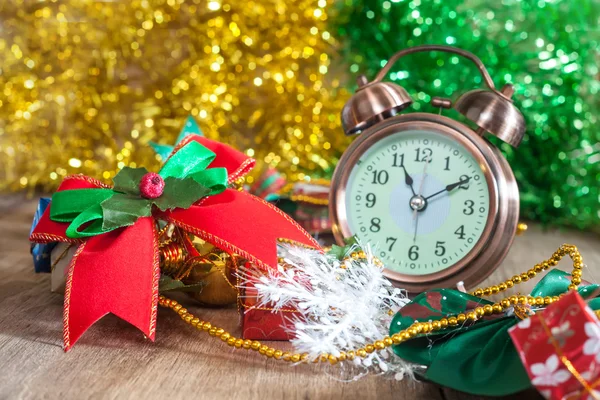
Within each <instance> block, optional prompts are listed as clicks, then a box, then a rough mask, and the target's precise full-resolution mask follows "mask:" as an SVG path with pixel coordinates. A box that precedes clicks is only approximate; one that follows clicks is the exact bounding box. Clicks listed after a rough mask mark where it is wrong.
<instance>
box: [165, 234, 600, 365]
mask: <svg viewBox="0 0 600 400" xmlns="http://www.w3.org/2000/svg"><path fill="white" fill-rule="evenodd" d="M566 255H569V257H571V260H572V261H573V273H572V279H571V284H570V285H569V290H576V289H577V286H578V285H579V284H580V283H581V269H582V267H583V263H582V262H583V259H582V258H581V254H580V253H579V251H578V250H577V247H575V246H572V245H568V244H565V245H562V246H561V247H560V248H559V249H558V250H557V251H556V252H555V253H554V254H553V255H552V257H551V258H550V259H549V260H548V261H545V262H543V263H541V264H536V266H535V267H534V268H533V269H531V270H529V271H527V272H525V273H524V274H521V275H515V277H513V278H511V279H510V280H507V281H505V282H503V283H501V284H500V285H495V286H490V287H488V288H485V289H477V290H475V291H474V292H473V293H481V295H479V296H478V295H476V294H474V295H476V296H478V297H481V296H487V295H489V294H493V292H494V288H495V289H496V290H495V292H496V293H498V292H499V291H501V290H500V286H502V285H503V284H504V285H506V286H507V288H509V287H512V286H513V285H514V284H518V283H521V282H522V281H523V279H516V280H515V278H517V277H518V278H522V277H523V276H527V279H525V280H528V279H530V278H532V277H534V276H535V275H536V274H537V273H538V272H541V271H543V270H545V269H548V268H549V267H551V266H555V265H557V264H558V261H560V259H562V258H563V257H564V256H566ZM364 257H366V255H365V253H364V252H356V253H352V254H351V255H350V257H349V258H352V259H359V258H364ZM349 258H346V259H345V260H347V259H349ZM538 266H539V268H538ZM538 269H539V271H538ZM530 271H534V273H533V274H530V273H529V272H530ZM530 275H532V276H530ZM508 282H511V284H510V286H508V285H507V283H508ZM502 290H505V289H502ZM488 293H489V294H488ZM559 298H560V296H536V297H533V296H522V295H513V296H509V297H506V298H504V299H502V300H501V301H498V302H496V303H494V304H492V305H489V304H488V305H485V306H481V307H476V308H475V309H474V310H471V311H468V312H464V313H460V314H457V315H454V316H448V317H443V318H442V319H440V320H438V321H431V322H415V323H413V324H412V325H411V326H410V327H408V328H406V329H404V330H402V331H400V332H398V333H395V334H393V335H391V336H385V337H383V338H381V339H380V340H376V341H375V342H373V343H371V344H368V345H366V346H364V347H362V348H359V349H356V350H351V351H347V352H340V353H339V354H338V355H337V356H336V355H333V354H328V353H324V354H322V355H321V356H320V357H317V358H316V359H314V360H312V362H314V363H325V362H329V363H330V364H337V363H338V362H342V361H346V360H353V359H354V358H356V357H360V358H365V357H367V355H368V354H371V353H373V352H375V351H379V350H383V349H385V348H388V347H390V346H392V345H394V344H400V343H402V342H405V341H407V340H409V339H412V338H414V337H415V336H417V335H419V334H426V333H430V332H435V331H439V330H443V329H447V328H453V327H456V326H458V325H461V324H464V323H465V322H474V321H476V320H478V319H479V318H481V317H483V316H489V315H492V314H501V313H503V312H505V310H506V309H508V308H509V307H514V306H526V305H530V306H547V305H549V304H552V303H554V302H556V301H558V299H559ZM158 304H159V305H160V306H162V307H168V308H171V309H172V310H173V311H175V312H176V313H177V314H179V316H180V317H181V319H183V320H184V321H185V322H186V323H188V324H190V325H192V326H193V327H195V328H197V329H198V330H200V331H204V332H207V333H208V334H209V335H211V336H214V337H219V338H220V339H221V340H222V341H224V342H226V343H227V345H229V346H232V347H236V348H238V349H239V348H243V349H246V350H253V351H257V352H258V353H260V354H262V355H264V356H265V357H268V358H275V359H276V360H283V361H288V362H293V363H298V362H302V363H308V362H310V361H311V360H310V359H309V357H308V354H307V353H290V352H285V351H282V350H278V349H275V348H273V347H269V346H267V345H264V344H262V343H261V342H259V341H257V340H248V339H240V338H236V337H235V336H233V335H231V334H230V333H229V332H227V331H225V330H224V329H222V328H218V327H216V326H213V325H212V324H211V323H210V322H207V321H202V320H200V319H199V318H197V317H196V316H194V315H193V314H191V313H189V312H188V310H187V309H186V308H184V307H183V306H182V305H181V304H179V303H178V302H177V301H175V300H171V299H168V298H166V297H165V296H162V295H161V296H159V300H158ZM595 313H596V315H597V316H598V317H599V318H600V310H598V311H596V312H595ZM525 316H526V315H525Z"/></svg>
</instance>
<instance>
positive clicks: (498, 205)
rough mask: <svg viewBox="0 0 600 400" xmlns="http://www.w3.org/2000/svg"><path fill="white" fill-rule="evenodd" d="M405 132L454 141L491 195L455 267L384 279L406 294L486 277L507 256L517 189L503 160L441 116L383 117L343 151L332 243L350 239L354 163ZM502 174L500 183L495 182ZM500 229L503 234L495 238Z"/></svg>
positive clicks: (332, 195)
mask: <svg viewBox="0 0 600 400" xmlns="http://www.w3.org/2000/svg"><path fill="white" fill-rule="evenodd" d="M410 129H429V130H431V131H433V132H436V133H438V134H441V135H444V136H447V137H450V138H451V139H452V140H455V141H457V142H459V144H460V145H462V146H463V147H464V148H465V149H466V150H467V151H468V152H469V153H470V154H471V155H472V156H473V157H474V159H475V160H476V161H477V163H478V164H479V165H480V167H482V172H483V175H484V177H485V179H486V182H487V185H488V189H489V192H490V209H489V213H488V218H487V220H486V224H485V228H484V231H483V233H482V234H481V236H480V237H479V239H478V241H477V243H476V244H475V246H473V248H472V249H471V250H470V251H469V252H468V253H467V255H465V256H464V257H463V258H462V259H461V260H460V261H458V262H457V263H456V264H454V265H452V266H451V267H449V268H447V269H445V270H442V271H439V272H435V273H431V274H423V275H408V274H402V273H398V272H394V271H391V270H388V269H384V275H385V276H386V277H388V278H389V279H390V280H391V281H392V282H393V283H394V284H396V285H398V286H400V287H402V288H404V289H406V290H408V291H409V292H420V291H423V290H427V289H431V288H433V287H452V286H454V285H456V283H457V282H459V281H461V280H462V281H464V282H465V284H466V285H475V284H477V283H479V282H480V281H482V280H483V279H485V278H486V277H487V276H488V275H489V274H491V273H492V272H493V270H494V269H495V268H496V267H497V266H498V265H499V264H500V262H501V261H502V260H503V259H504V257H505V256H506V253H507V252H508V248H509V247H510V244H511V243H512V240H513V238H514V234H515V231H516V225H517V222H518V189H517V187H516V181H515V179H514V176H513V174H512V171H511V170H510V168H509V167H508V164H507V163H506V161H505V159H504V158H503V157H502V156H501V155H500V153H499V152H498V151H497V150H496V149H495V148H494V147H493V146H492V145H491V144H489V142H487V141H486V140H484V139H482V138H481V137H479V136H478V135H477V134H476V133H475V132H474V131H473V130H472V129H470V128H469V127H467V126H466V125H464V124H462V123H460V122H457V121H455V120H452V119H450V118H447V117H444V116H441V115H435V114H428V113H412V114H404V115H398V116H395V117H392V118H389V119H386V120H385V121H382V122H380V123H378V124H377V125H375V126H373V127H372V128H369V129H368V130H366V131H365V132H363V133H362V135H361V136H359V137H358V138H357V139H356V140H355V141H354V142H353V143H352V144H351V145H350V146H349V147H348V149H347V150H346V151H345V152H344V154H343V156H342V157H341V159H340V161H339V163H338V165H337V167H336V170H335V173H334V175H333V179H332V190H331V193H330V202H329V204H330V205H329V207H330V215H331V218H332V220H333V233H334V236H335V238H336V241H337V242H338V243H340V244H343V240H344V238H345V237H348V236H350V235H351V232H350V230H349V226H348V222H347V219H346V211H347V210H346V204H345V201H344V199H345V192H346V186H347V183H348V179H349V177H350V172H351V171H352V169H353V168H354V166H355V164H356V162H357V161H358V160H359V159H360V157H362V155H363V154H364V153H365V152H366V151H367V150H368V149H369V148H370V147H371V146H373V145H374V144H375V143H377V142H378V141H379V140H381V139H383V138H385V137H388V136H390V135H393V134H396V133H399V132H401V131H407V130H410ZM502 176H503V177H504V178H505V179H500V180H499V179H498V178H499V177H502ZM500 188H502V189H503V190H502V191H501V190H499V189H500ZM515 204H516V206H515ZM511 205H512V207H511ZM515 208H516V210H515ZM499 231H502V234H500V235H494V233H497V232H499ZM511 231H512V232H511ZM494 236H496V237H494ZM491 255H493V257H490V256H491Z"/></svg>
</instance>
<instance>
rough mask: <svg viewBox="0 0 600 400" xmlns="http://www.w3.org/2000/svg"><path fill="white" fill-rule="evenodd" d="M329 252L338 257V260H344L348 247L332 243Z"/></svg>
mask: <svg viewBox="0 0 600 400" xmlns="http://www.w3.org/2000/svg"><path fill="white" fill-rule="evenodd" d="M327 254H329V255H331V256H333V257H335V258H336V260H340V261H341V260H342V259H343V258H344V256H345V255H346V248H345V247H342V246H338V245H337V244H332V245H331V249H329V251H328V252H327Z"/></svg>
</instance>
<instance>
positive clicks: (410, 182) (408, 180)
mask: <svg viewBox="0 0 600 400" xmlns="http://www.w3.org/2000/svg"><path fill="white" fill-rule="evenodd" d="M402 169H403V170H404V182H406V184H407V185H408V186H410V190H411V191H412V194H413V196H416V195H417V194H416V193H415V189H414V188H413V183H414V181H413V178H412V177H411V176H410V175H409V174H408V172H407V171H406V167H404V165H403V166H402Z"/></svg>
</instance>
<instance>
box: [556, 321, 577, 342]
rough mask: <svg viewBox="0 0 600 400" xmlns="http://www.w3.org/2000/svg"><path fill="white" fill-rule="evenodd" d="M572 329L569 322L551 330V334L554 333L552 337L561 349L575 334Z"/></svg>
mask: <svg viewBox="0 0 600 400" xmlns="http://www.w3.org/2000/svg"><path fill="white" fill-rule="evenodd" d="M570 328H571V324H570V323H569V321H567V322H565V323H563V324H561V325H559V326H554V327H552V329H550V332H552V336H553V337H554V339H555V340H556V341H557V342H558V344H559V346H560V347H563V346H564V345H565V342H566V341H567V339H568V338H570V337H571V336H573V335H574V334H575V332H573V331H572V330H571V329H570Z"/></svg>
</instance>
